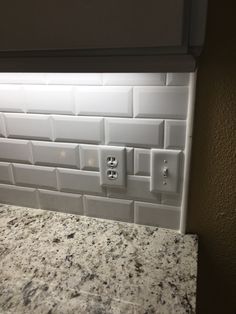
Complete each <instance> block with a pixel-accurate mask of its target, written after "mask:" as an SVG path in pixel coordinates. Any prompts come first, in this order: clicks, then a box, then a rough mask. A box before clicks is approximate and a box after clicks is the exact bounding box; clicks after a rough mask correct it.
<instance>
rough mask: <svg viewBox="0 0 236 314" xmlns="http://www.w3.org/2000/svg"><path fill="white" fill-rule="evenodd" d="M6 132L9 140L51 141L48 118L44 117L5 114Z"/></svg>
mask: <svg viewBox="0 0 236 314" xmlns="http://www.w3.org/2000/svg"><path fill="white" fill-rule="evenodd" d="M4 117H5V122H6V132H7V136H8V137H10V138H29V139H39V140H51V139H52V131H51V125H50V118H49V116H46V115H37V114H21V113H5V114H4Z"/></svg>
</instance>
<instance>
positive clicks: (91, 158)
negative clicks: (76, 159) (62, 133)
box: [80, 145, 99, 171]
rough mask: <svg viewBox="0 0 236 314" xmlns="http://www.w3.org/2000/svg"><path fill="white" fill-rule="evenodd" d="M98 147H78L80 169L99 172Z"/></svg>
mask: <svg viewBox="0 0 236 314" xmlns="http://www.w3.org/2000/svg"><path fill="white" fill-rule="evenodd" d="M98 149H99V146H95V145H80V167H81V169H82V170H91V171H99V150H98Z"/></svg>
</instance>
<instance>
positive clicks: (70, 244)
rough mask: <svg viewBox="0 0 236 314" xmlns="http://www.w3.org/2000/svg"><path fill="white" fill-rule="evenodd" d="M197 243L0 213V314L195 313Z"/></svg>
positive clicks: (142, 230)
mask: <svg viewBox="0 0 236 314" xmlns="http://www.w3.org/2000/svg"><path fill="white" fill-rule="evenodd" d="M196 275H197V237H196V236H194V235H185V236H183V235H180V234H178V233H176V232H174V231H169V230H166V229H159V228H156V227H147V226H140V225H134V224H128V223H120V222H114V221H108V220H102V219H95V218H89V217H82V216H75V215H70V214H64V213H58V212H51V211H45V210H39V209H27V208H23V207H15V206H10V205H0V313H1V314H2V313H4V314H5V313H7V314H8V313H9V314H10V313H14V314H21V313H30V314H31V313H33V314H34V313H36V314H38V313H40V314H44V313H45V314H74V313H76V314H84V313H86V314H87V313H89V314H90V313H91V314H95V313H96V314H103V313H106V314H113V313H114V314H118V313H119V314H123V313H124V314H130V313H133V314H148V313H164V314H165V313H167V314H170V313H175V314H176V313H194V312H195V301H196Z"/></svg>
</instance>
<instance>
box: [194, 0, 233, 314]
mask: <svg viewBox="0 0 236 314" xmlns="http://www.w3.org/2000/svg"><path fill="white" fill-rule="evenodd" d="M235 25H236V20H235V9H234V8H233V1H230V0H226V1H218V0H217V1H216V0H210V1H209V11H208V23H207V36H206V43H205V49H204V52H203V54H202V56H201V58H200V63H199V72H198V83H197V98H196V110H195V122H194V123H195V127H194V136H193V155H192V166H191V180H190V199H189V215H188V232H193V233H197V234H198V235H199V239H200V240H199V242H200V243H199V244H200V246H199V273H198V296H197V313H200V314H210V313H214V314H217V313H221V314H228V313H229V314H231V313H232V314H235V313H236V219H235V217H236V26H235Z"/></svg>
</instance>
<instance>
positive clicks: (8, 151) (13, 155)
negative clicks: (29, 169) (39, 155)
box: [0, 138, 32, 164]
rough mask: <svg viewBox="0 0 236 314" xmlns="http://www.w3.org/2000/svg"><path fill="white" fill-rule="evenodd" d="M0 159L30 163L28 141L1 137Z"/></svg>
mask: <svg viewBox="0 0 236 314" xmlns="http://www.w3.org/2000/svg"><path fill="white" fill-rule="evenodd" d="M0 160H3V161H13V162H21V163H26V164H30V163H32V156H31V151H30V142H29V141H26V140H15V139H8V138H1V139H0Z"/></svg>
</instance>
